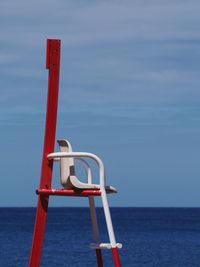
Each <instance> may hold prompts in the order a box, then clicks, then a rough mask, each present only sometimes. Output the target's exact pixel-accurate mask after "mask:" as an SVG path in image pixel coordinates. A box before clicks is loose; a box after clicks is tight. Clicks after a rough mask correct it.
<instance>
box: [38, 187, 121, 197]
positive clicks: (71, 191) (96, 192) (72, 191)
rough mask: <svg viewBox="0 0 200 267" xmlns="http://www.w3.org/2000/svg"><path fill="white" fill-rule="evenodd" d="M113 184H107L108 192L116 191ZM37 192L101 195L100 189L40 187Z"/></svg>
mask: <svg viewBox="0 0 200 267" xmlns="http://www.w3.org/2000/svg"><path fill="white" fill-rule="evenodd" d="M115 190H116V189H114V188H113V187H112V186H106V193H107V194H111V193H116V191H115ZM36 194H38V195H45V196H48V195H53V196H77V197H88V196H101V190H100V189H92V188H90V189H82V190H80V189H79V190H77V189H76V190H75V189H46V188H39V189H37V190H36Z"/></svg>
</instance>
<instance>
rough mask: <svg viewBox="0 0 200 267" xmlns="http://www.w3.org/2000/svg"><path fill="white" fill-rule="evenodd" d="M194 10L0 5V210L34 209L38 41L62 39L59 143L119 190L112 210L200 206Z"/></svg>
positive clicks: (199, 39) (199, 67)
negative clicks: (64, 141) (100, 163)
mask: <svg viewBox="0 0 200 267" xmlns="http://www.w3.org/2000/svg"><path fill="white" fill-rule="evenodd" d="M199 10H200V4H199V1H197V0H196V1H194V0H191V1H184V0H182V1H180V0H179V1H177V0H173V1H172V0H171V1H165V0H162V1H160V0H159V1H158V0H157V1H156V0H152V1H143V0H140V1H139V0H138V1H134V0H131V1H117V0H116V1H114V0H107V1H80V0H77V1H72V0H71V1H68V0H67V1H61V0H60V1H52V0H50V1H47V0H44V1H38V0H35V1H25V0H20V1H14V2H13V1H11V0H8V1H1V3H0V25H1V26H0V27H1V35H0V88H1V97H0V132H1V138H0V148H1V156H0V159H1V168H0V177H1V188H2V190H1V196H0V206H35V205H36V195H35V194H34V191H35V189H36V188H37V187H38V184H39V177H40V167H41V153H42V146H43V132H44V118H45V105H46V93H47V91H46V90H47V89H46V88H47V71H46V70H45V49H46V48H45V45H46V38H60V39H61V40H62V55H61V77H60V97H59V113H58V125H57V137H58V138H60V137H64V138H68V139H69V140H71V142H72V144H73V147H74V150H76V151H90V152H93V153H96V154H98V155H99V156H100V157H101V158H102V159H103V160H104V162H105V165H106V170H107V181H108V184H112V185H114V186H116V187H117V188H118V189H119V194H117V195H114V196H113V197H110V203H111V205H113V206H167V207H168V206H170V207H171V206H199V204H200V198H199V190H198V189H199V186H200V179H199V178H200V164H199V161H200V138H199V137H200V108H199V102H200V89H199V88H200V60H199V59H200V32H199V23H200V18H199ZM94 173H96V170H95V171H94ZM53 180H54V185H55V186H57V181H58V166H56V168H55V172H54V178H53ZM8 190H9V193H8ZM98 204H100V202H98ZM51 205H52V206H57V205H62V206H79V205H83V206H84V205H87V202H86V200H83V199H73V198H66V199H65V198H52V199H51Z"/></svg>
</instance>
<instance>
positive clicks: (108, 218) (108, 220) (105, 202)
mask: <svg viewBox="0 0 200 267" xmlns="http://www.w3.org/2000/svg"><path fill="white" fill-rule="evenodd" d="M101 199H102V204H103V209H104V214H105V219H106V225H107V229H108V235H109V239H110V244H111V246H112V248H115V247H116V246H117V244H116V240H115V234H114V230H113V225H112V220H111V215H110V209H109V206H108V200H107V195H106V190H105V189H101Z"/></svg>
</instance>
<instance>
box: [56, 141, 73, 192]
mask: <svg viewBox="0 0 200 267" xmlns="http://www.w3.org/2000/svg"><path fill="white" fill-rule="evenodd" d="M57 142H58V145H59V148H60V151H61V152H72V146H71V144H70V142H69V141H67V140H57ZM70 176H75V167H74V159H73V158H61V159H60V182H61V184H62V185H63V186H64V187H66V186H67V180H68V178H69V177H70Z"/></svg>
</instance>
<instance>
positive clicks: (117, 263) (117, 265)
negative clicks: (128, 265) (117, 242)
mask: <svg viewBox="0 0 200 267" xmlns="http://www.w3.org/2000/svg"><path fill="white" fill-rule="evenodd" d="M112 254H113V260H114V265H115V267H121V263H120V259H119V252H118V249H117V248H112Z"/></svg>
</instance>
